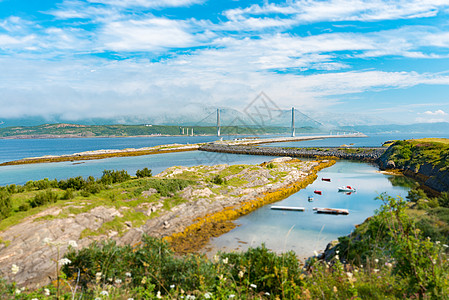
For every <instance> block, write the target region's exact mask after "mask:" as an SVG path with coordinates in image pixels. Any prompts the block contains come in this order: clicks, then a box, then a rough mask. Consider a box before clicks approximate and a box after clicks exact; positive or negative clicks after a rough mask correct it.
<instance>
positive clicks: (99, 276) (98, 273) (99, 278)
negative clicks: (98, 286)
mask: <svg viewBox="0 0 449 300" xmlns="http://www.w3.org/2000/svg"><path fill="white" fill-rule="evenodd" d="M101 276H102V274H101V272H97V273H96V274H95V280H96V281H97V282H99V281H100V280H101Z"/></svg>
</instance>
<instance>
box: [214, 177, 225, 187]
mask: <svg viewBox="0 0 449 300" xmlns="http://www.w3.org/2000/svg"><path fill="white" fill-rule="evenodd" d="M224 182H225V180H224V179H223V178H221V177H220V175H215V176H214V177H213V178H212V183H215V184H219V185H221V184H223V183H224Z"/></svg>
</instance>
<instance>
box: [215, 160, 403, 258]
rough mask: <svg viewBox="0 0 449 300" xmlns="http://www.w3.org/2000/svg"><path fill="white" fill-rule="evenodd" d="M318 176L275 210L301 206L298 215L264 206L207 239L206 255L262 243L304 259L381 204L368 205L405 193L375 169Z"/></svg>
mask: <svg viewBox="0 0 449 300" xmlns="http://www.w3.org/2000/svg"><path fill="white" fill-rule="evenodd" d="M318 176H319V177H318V180H316V181H315V182H314V183H313V184H311V185H309V186H308V187H307V188H305V189H303V190H301V191H299V192H297V193H296V194H294V195H292V196H290V197H288V198H286V199H284V200H282V201H280V202H277V203H276V204H275V205H284V206H303V207H305V208H306V210H305V211H304V212H295V211H279V210H271V209H270V207H271V205H266V206H264V207H262V208H260V209H258V210H256V211H254V212H253V213H251V214H249V215H246V216H243V217H241V218H239V219H238V220H237V221H236V223H237V225H238V227H236V228H235V229H233V230H232V231H230V232H229V233H226V234H224V235H222V236H220V237H218V238H215V239H213V240H212V241H211V242H210V244H209V245H208V247H207V248H210V249H211V250H210V253H214V252H215V251H217V250H218V249H219V250H221V251H241V250H246V249H247V248H248V247H249V246H253V247H255V246H259V245H261V244H262V243H265V245H266V246H267V247H268V248H269V249H271V250H273V251H276V252H283V251H286V250H293V251H295V252H296V253H297V254H298V255H299V256H300V257H303V258H305V257H309V256H311V255H313V254H314V251H315V250H316V251H319V250H323V249H324V248H325V247H326V245H327V243H329V242H330V241H332V240H334V239H337V238H338V237H339V236H342V235H347V234H349V233H350V232H351V231H352V230H353V229H354V226H355V225H356V224H360V223H362V222H363V221H364V220H365V219H366V218H367V217H369V216H372V215H373V214H374V211H375V210H376V209H377V208H379V207H380V205H381V204H382V202H381V201H380V200H374V199H375V198H376V197H377V196H379V194H381V193H383V192H386V193H388V194H389V195H391V196H402V197H405V196H406V195H407V192H408V188H407V187H401V186H394V185H393V184H392V182H391V181H390V180H389V179H390V178H391V177H392V176H390V175H384V174H381V173H379V172H378V171H377V167H376V166H373V165H370V164H366V163H359V162H352V161H338V162H337V163H336V164H335V165H334V166H332V167H330V168H327V169H324V170H322V171H320V172H319V173H318ZM323 177H324V178H331V182H326V181H322V180H321V178H323ZM343 185H351V186H353V187H355V188H356V189H357V191H356V192H355V193H352V194H350V195H347V194H346V193H341V192H338V190H337V187H339V186H343ZM314 190H320V191H322V195H321V196H320V195H316V194H314V193H313V192H314ZM308 196H313V197H314V201H313V202H308V200H307V198H308ZM313 207H330V208H345V209H348V210H349V215H325V214H316V213H315V212H314V211H313Z"/></svg>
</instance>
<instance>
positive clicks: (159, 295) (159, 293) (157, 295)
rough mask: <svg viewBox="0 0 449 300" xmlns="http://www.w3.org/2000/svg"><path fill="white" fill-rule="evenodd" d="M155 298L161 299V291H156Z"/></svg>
mask: <svg viewBox="0 0 449 300" xmlns="http://www.w3.org/2000/svg"><path fill="white" fill-rule="evenodd" d="M156 298H158V299H162V296H161V291H157V294H156Z"/></svg>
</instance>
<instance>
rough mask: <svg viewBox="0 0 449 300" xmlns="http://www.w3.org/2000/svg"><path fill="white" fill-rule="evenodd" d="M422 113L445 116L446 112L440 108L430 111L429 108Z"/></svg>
mask: <svg viewBox="0 0 449 300" xmlns="http://www.w3.org/2000/svg"><path fill="white" fill-rule="evenodd" d="M423 115H428V116H447V113H445V112H444V111H442V110H441V109H438V110H436V111H430V110H428V111H425V112H423Z"/></svg>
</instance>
